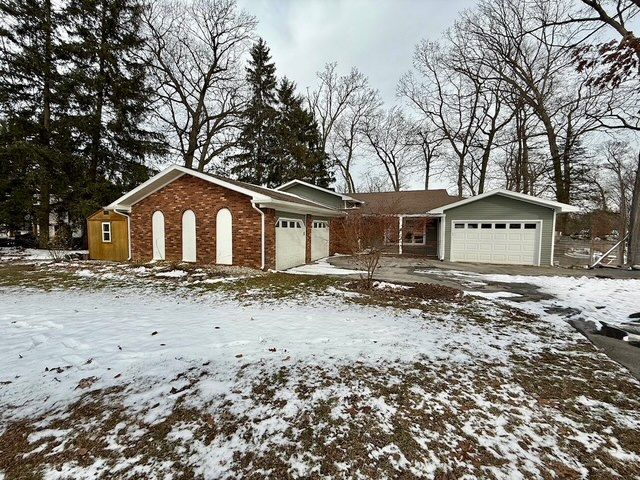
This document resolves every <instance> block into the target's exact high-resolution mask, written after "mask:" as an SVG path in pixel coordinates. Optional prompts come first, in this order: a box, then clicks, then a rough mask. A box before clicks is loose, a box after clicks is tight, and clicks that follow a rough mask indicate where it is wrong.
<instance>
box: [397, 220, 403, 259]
mask: <svg viewBox="0 0 640 480" xmlns="http://www.w3.org/2000/svg"><path fill="white" fill-rule="evenodd" d="M403 219H404V217H403V216H402V215H399V216H398V255H402V237H403V235H402V223H403Z"/></svg>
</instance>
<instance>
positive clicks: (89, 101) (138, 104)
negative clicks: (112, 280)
mask: <svg viewBox="0 0 640 480" xmlns="http://www.w3.org/2000/svg"><path fill="white" fill-rule="evenodd" d="M142 8H143V6H142V4H141V3H139V2H138V1H137V0H70V1H69V3H68V5H67V7H66V9H65V12H64V13H65V19H66V22H67V29H68V34H69V39H68V41H67V42H66V44H65V52H66V54H67V56H68V61H69V63H70V65H71V69H70V71H69V73H68V74H67V75H66V77H65V82H64V84H65V87H66V89H67V93H68V95H69V98H70V101H71V108H72V111H73V115H72V119H71V122H70V123H71V127H72V130H73V135H74V145H76V146H77V149H78V155H79V156H80V157H81V158H82V159H83V162H84V169H83V175H82V183H81V185H79V193H80V201H79V202H78V201H76V202H74V203H71V204H70V205H76V206H77V208H76V210H75V211H72V213H73V214H74V216H76V217H77V218H78V219H84V218H85V217H86V216H87V215H88V214H90V213H92V212H93V211H95V210H96V209H97V208H99V207H100V206H101V205H104V204H106V203H109V202H110V201H111V200H112V199H113V198H114V197H117V196H119V195H120V194H121V193H122V192H123V191H125V190H128V189H130V188H132V187H133V186H135V185H136V184H138V183H140V182H141V181H143V180H145V179H146V178H148V175H149V171H148V169H147V168H146V167H145V165H144V160H145V157H146V156H147V155H150V154H155V153H159V152H160V143H159V140H160V138H159V136H158V135H156V134H154V133H152V132H150V131H147V130H145V129H144V128H143V127H142V125H143V122H144V120H145V116H146V114H148V112H149V103H150V97H151V94H152V92H151V91H150V89H149V88H148V86H147V83H146V73H147V70H146V65H145V63H144V61H142V60H141V55H140V53H141V50H142V48H143V46H144V38H143V36H142V34H141V14H142ZM76 200H77V199H76ZM81 224H82V225H84V222H82V223H81Z"/></svg>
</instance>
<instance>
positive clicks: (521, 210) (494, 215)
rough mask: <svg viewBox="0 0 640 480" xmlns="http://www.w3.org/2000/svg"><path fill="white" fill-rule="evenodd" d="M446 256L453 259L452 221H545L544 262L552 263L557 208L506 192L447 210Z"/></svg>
mask: <svg viewBox="0 0 640 480" xmlns="http://www.w3.org/2000/svg"><path fill="white" fill-rule="evenodd" d="M444 213H445V215H446V217H445V223H446V224H445V251H444V259H445V260H447V261H448V260H450V259H451V222H454V221H459V220H542V232H541V235H542V239H541V250H540V265H551V264H552V259H551V252H552V243H553V216H554V210H553V209H551V208H547V207H542V206H540V205H535V204H533V203H529V202H524V201H522V200H515V199H513V198H509V197H505V196H503V195H491V196H490V197H486V198H483V199H480V200H477V201H475V202H471V203H467V204H466V205H461V206H459V207H454V208H451V209H449V210H445V211H444Z"/></svg>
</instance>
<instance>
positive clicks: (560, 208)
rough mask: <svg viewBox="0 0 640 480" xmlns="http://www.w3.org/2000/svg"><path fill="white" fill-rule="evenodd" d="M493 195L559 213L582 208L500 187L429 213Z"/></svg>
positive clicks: (442, 211) (439, 211)
mask: <svg viewBox="0 0 640 480" xmlns="http://www.w3.org/2000/svg"><path fill="white" fill-rule="evenodd" d="M493 195H502V196H504V197H509V198H513V199H514V200H520V201H523V202H528V203H533V204H535V205H541V206H543V207H547V208H552V209H554V210H555V211H556V212H557V213H569V212H577V211H579V210H580V209H579V208H578V207H574V206H573V205H569V204H567V203H561V202H555V201H553V200H546V199H544V198H539V197H534V196H532V195H526V194H524V193H518V192H512V191H511V190H506V189H504V188H498V189H496V190H491V191H489V192H485V193H481V194H480V195H475V196H473V197H469V198H465V199H464V200H460V201H458V202H454V203H450V204H448V205H443V206H441V207H438V208H434V209H433V210H430V211H429V212H428V213H431V214H441V213H444V211H445V210H449V209H451V208H455V207H460V206H462V205H466V204H468V203H472V202H476V201H478V200H481V199H483V198H487V197H491V196H493Z"/></svg>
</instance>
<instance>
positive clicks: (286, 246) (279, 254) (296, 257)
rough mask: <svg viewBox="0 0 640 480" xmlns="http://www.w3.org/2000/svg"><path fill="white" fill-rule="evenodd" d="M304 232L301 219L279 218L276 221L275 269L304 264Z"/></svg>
mask: <svg viewBox="0 0 640 480" xmlns="http://www.w3.org/2000/svg"><path fill="white" fill-rule="evenodd" d="M305 253H306V233H305V229H304V223H303V222H302V220H295V219H289V218H279V219H278V221H277V222H276V270H286V269H287V268H291V267H296V266H298V265H304V263H305Z"/></svg>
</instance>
